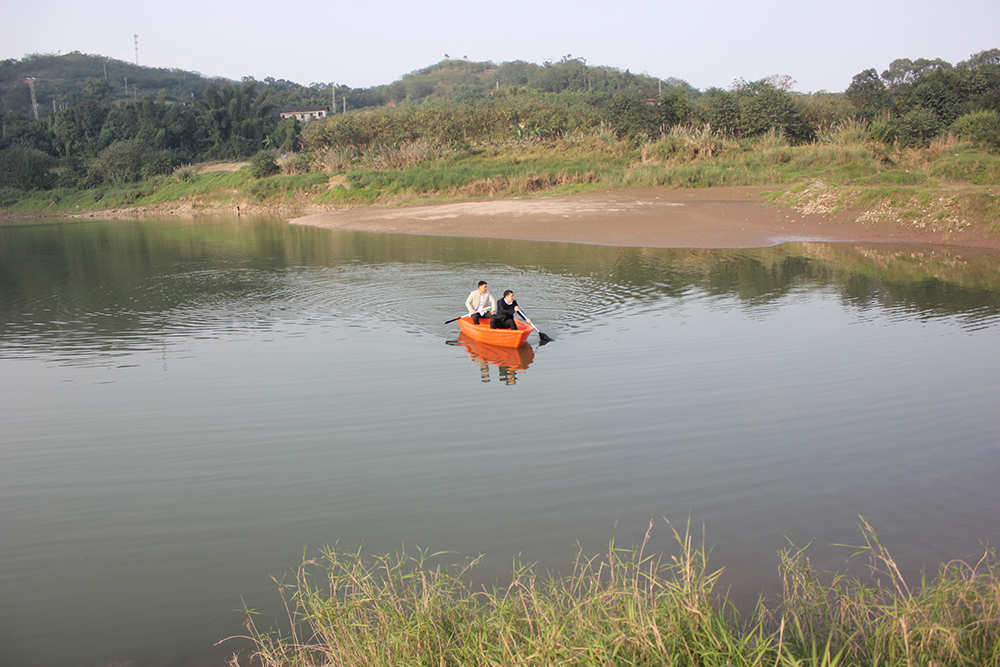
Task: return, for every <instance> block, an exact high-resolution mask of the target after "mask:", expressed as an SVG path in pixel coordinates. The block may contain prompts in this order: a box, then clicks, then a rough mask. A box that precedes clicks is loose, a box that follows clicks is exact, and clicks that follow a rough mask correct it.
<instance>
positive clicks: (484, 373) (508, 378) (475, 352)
mask: <svg viewBox="0 0 1000 667" xmlns="http://www.w3.org/2000/svg"><path fill="white" fill-rule="evenodd" d="M449 343H452V344H453V345H460V346H462V347H464V348H465V351H466V352H468V353H469V358H470V359H471V360H472V361H473V362H475V363H478V364H479V372H480V375H481V377H482V381H483V382H489V381H490V376H491V373H492V372H491V370H490V366H496V368H497V371H498V375H499V379H500V382H503V383H504V384H516V383H517V376H518V375H519V374H521V373H523V372H524V371H526V370H528V366H530V365H531V362H532V361H534V360H535V350H534V348H532V347H531V346H530V345H522V346H520V347H498V346H496V345H487V344H486V343H479V342H477V341H474V340H472V339H471V338H468V337H467V336H465V335H464V334H459V336H458V340H457V341H449Z"/></svg>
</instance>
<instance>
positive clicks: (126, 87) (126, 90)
mask: <svg viewBox="0 0 1000 667" xmlns="http://www.w3.org/2000/svg"><path fill="white" fill-rule="evenodd" d="M125 97H128V77H125Z"/></svg>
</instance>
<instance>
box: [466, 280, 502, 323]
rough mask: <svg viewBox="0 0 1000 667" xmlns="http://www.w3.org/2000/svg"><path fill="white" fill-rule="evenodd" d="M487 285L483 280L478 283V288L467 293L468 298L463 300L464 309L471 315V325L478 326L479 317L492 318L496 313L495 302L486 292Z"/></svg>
mask: <svg viewBox="0 0 1000 667" xmlns="http://www.w3.org/2000/svg"><path fill="white" fill-rule="evenodd" d="M487 287H488V285H487V284H486V281H485V280H480V281H479V286H478V287H476V289H474V290H472V291H471V292H470V293H469V298H468V299H466V300H465V307H466V308H467V309H468V310H469V314H470V315H472V323H473V324H479V318H480V317H493V315H494V314H495V313H496V312H497V300H496V299H494V298H493V295H491V294H490V293H489V292H487V291H486V288H487Z"/></svg>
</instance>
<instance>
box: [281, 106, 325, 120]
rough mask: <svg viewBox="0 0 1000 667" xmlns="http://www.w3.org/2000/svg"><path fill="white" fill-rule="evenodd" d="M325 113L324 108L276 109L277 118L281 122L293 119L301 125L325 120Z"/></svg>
mask: <svg viewBox="0 0 1000 667" xmlns="http://www.w3.org/2000/svg"><path fill="white" fill-rule="evenodd" d="M326 113H327V111H326V107H284V108H282V109H278V116H280V117H281V119H282V120H284V119H285V118H295V119H297V120H298V121H299V122H301V123H308V122H309V121H311V120H318V119H320V118H326Z"/></svg>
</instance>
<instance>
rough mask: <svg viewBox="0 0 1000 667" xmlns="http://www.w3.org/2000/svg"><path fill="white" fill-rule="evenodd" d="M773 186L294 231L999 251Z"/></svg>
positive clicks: (360, 219) (988, 243)
mask: <svg viewBox="0 0 1000 667" xmlns="http://www.w3.org/2000/svg"><path fill="white" fill-rule="evenodd" d="M768 189H769V188H766V187H740V188H704V189H691V190H677V189H637V190H619V191H594V192H588V193H583V194H579V195H568V196H552V197H538V198H524V199H499V200H486V201H471V202H457V203H445V204H422V205H411V206H405V207H401V208H368V209H351V210H341V211H329V212H322V213H317V214H314V215H308V216H305V217H301V218H296V219H294V220H291V221H290V222H291V223H292V224H296V225H310V226H314V227H324V228H328V229H345V230H356V231H369V232H391V233H400V234H425V235H436V236H474V237H484V238H509V239H523V240H531V241H557V242H569V243H588V244H595V245H615V246H634V247H650V248H653V247H659V248H684V247H692V248H749V247H763V246H769V245H775V244H778V243H783V242H786V241H830V242H846V241H855V242H869V243H922V244H935V245H938V244H940V245H953V246H965V245H967V246H976V247H986V248H1000V243H998V240H997V239H987V238H985V236H984V235H983V234H981V233H980V234H976V233H973V232H970V233H968V234H965V235H963V234H962V233H954V232H934V231H932V230H920V229H908V228H906V227H902V226H897V225H884V224H875V223H871V222H865V221H861V220H858V219H857V216H853V215H851V214H850V213H849V212H847V213H843V212H842V213H839V214H836V215H834V214H831V213H830V212H829V211H819V210H814V211H797V210H794V209H791V208H786V207H780V206H777V205H775V204H772V203H769V202H767V201H765V200H763V199H762V197H761V194H762V193H763V192H766V191H767V190H768Z"/></svg>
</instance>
